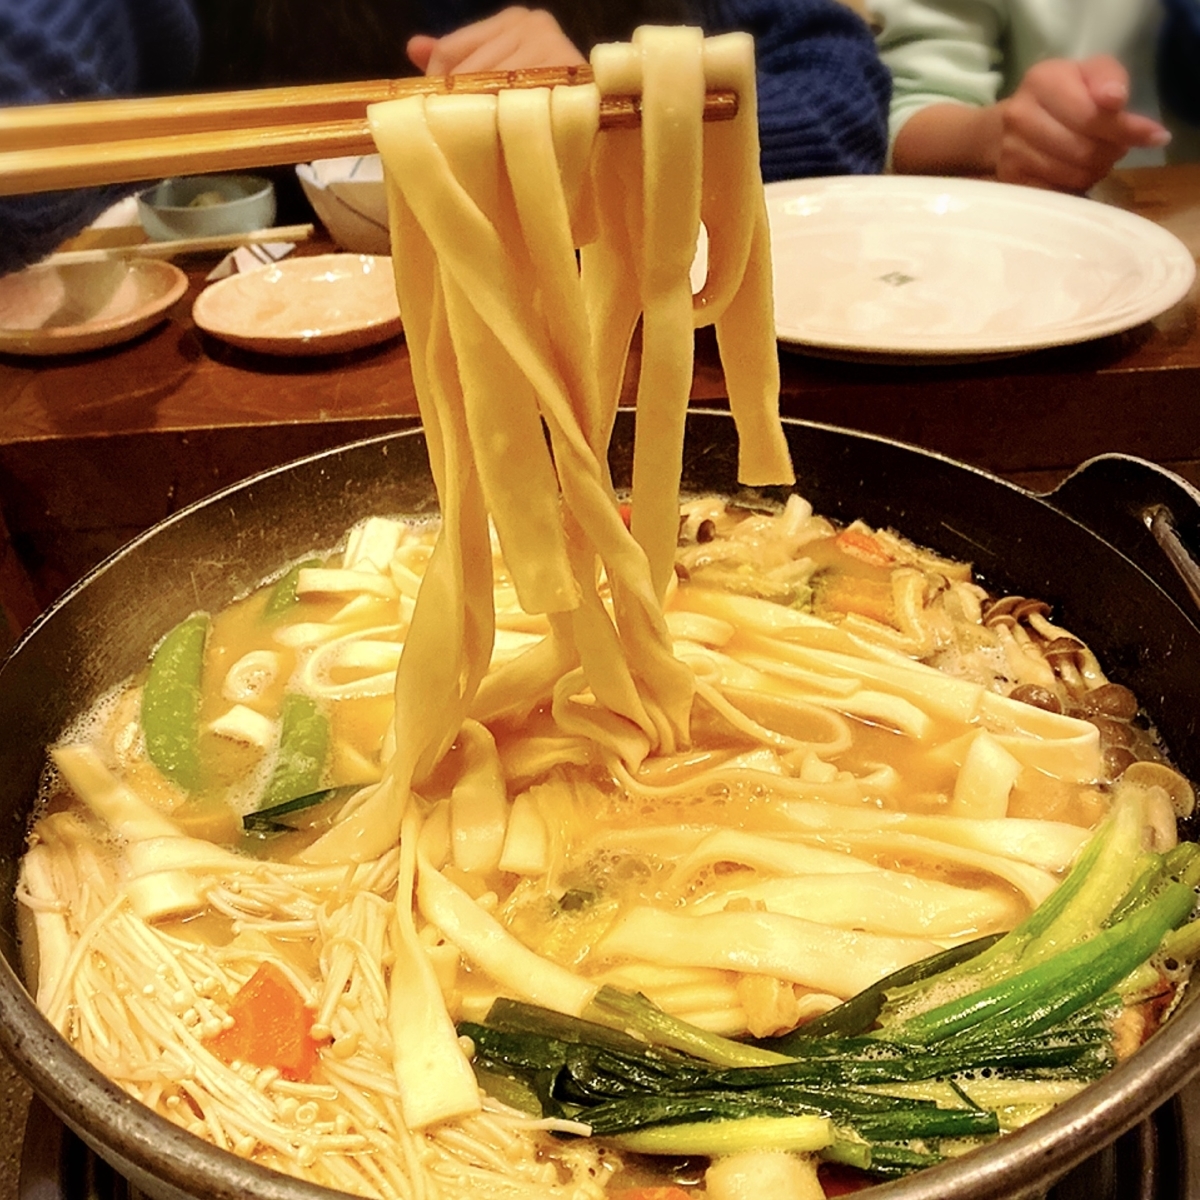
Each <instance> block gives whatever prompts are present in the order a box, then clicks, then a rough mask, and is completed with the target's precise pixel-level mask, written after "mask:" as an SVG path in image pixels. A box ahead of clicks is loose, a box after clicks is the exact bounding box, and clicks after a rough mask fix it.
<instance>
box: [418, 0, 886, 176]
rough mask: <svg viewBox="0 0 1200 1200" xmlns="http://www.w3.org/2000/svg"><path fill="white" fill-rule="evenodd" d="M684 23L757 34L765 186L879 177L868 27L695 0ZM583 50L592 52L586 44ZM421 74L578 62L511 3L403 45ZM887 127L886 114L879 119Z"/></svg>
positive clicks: (839, 13) (843, 19) (809, 9)
mask: <svg viewBox="0 0 1200 1200" xmlns="http://www.w3.org/2000/svg"><path fill="white" fill-rule="evenodd" d="M681 19H684V20H688V21H690V22H691V23H694V24H698V25H700V26H701V27H702V28H703V29H704V31H705V32H706V33H709V34H715V33H728V32H731V31H733V30H742V31H744V32H746V33H750V34H753V35H754V46H755V55H756V59H757V68H758V122H759V142H760V146H761V151H762V172H763V179H764V181H766V182H768V183H769V182H771V181H773V180H777V179H796V178H800V177H804V176H812V175H849V174H856V175H865V174H873V173H876V172H878V171H879V170H880V169H881V168H882V166H883V156H884V153H885V151H886V132H885V133H884V135H883V142H882V143H881V141H880V132H879V131H880V127H879V124H878V119H879V114H880V113H881V112H882V113H885V114H886V111H887V104H888V98H889V97H890V95H891V83H890V79H889V77H888V74H887V72H886V71H884V70H881V64H880V61H879V59H878V56H877V54H876V52H875V50H874V49H873V47H872V46H871V45H869V44H868V43H869V41H870V33H869V31H868V30H867V27H866V24H865V23H864V22H863V20H862V19H861V18H860V17H859V16H858V15H857V14H856V13H854V12H852V11H851V10H850V9H849V8H848V7H847V6H846V5H844V4H841V3H837V2H830V0H692V2H691V3H689V4H688V5H687V6H686V9H685V10H684V11H683V12H682V13H681ZM587 48H589V49H590V47H587ZM408 54H409V57H410V58H411V59H412V61H413V62H414V63H415V64H416V65H417V66H418V67H419V68H420V69H421V70H422V71H424V72H425V73H426V74H433V75H446V74H453V73H455V72H459V71H488V70H512V69H514V68H518V67H535V66H546V67H553V66H569V65H570V64H572V63H580V62H583V61H585V59H584V55H583V53H582V52H581V50H580V49H579V48H577V47H576V45H575V44H574V43H573V42H572V41H571V39H570V38H569V37H568V35H567V33H566V32H565V31H564V30H563V28H562V27H561V26H560V25H559V23H558V21H557V20H556V19H555V17H554V16H553V15H552V14H551V13H550V12H548V11H547V10H545V9H533V10H531V9H528V8H525V7H522V6H510V7H508V8H505V9H503V10H501V11H500V12H499V13H495V14H493V15H491V16H488V17H485V18H484V19H481V20H476V21H474V22H472V23H469V24H466V25H464V26H461V27H459V28H457V29H455V30H454V31H453V32H451V33H449V34H446V35H443V36H441V37H437V36H429V35H423V36H417V37H414V38H412V39H411V40H410V41H409V43H408ZM885 122H886V117H885Z"/></svg>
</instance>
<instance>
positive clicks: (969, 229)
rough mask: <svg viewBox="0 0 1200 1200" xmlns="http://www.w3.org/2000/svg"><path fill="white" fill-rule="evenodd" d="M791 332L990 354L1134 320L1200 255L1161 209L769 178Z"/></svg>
mask: <svg viewBox="0 0 1200 1200" xmlns="http://www.w3.org/2000/svg"><path fill="white" fill-rule="evenodd" d="M766 192H767V211H768V213H769V216H770V222H771V249H772V258H773V260H774V269H775V324H776V332H777V334H778V336H779V338H780V340H781V341H784V342H788V343H792V344H794V345H795V346H796V347H797V348H799V349H804V350H807V351H809V352H814V353H819V354H826V355H832V356H835V357H849V358H859V357H868V358H877V357H881V356H882V357H886V358H888V359H893V360H898V361H912V362H919V361H930V360H934V361H937V360H940V359H943V358H945V357H947V356H965V357H975V358H979V357H990V356H992V355H1002V354H1017V353H1021V352H1023V351H1027V350H1036V349H1041V348H1043V347H1047V346H1061V345H1068V344H1070V343H1073V342H1082V341H1086V340H1088V339H1090V338H1096V337H1102V336H1104V335H1106V334H1111V333H1118V332H1120V331H1121V330H1124V329H1131V328H1133V327H1134V326H1135V325H1139V324H1141V323H1142V322H1143V321H1148V320H1150V319H1151V318H1152V317H1155V316H1157V315H1158V314H1159V313H1161V312H1164V311H1165V310H1166V309H1168V308H1170V307H1171V306H1172V305H1173V304H1175V303H1177V302H1178V301H1179V300H1181V299H1182V298H1183V297H1184V296H1185V295H1186V294H1187V291H1188V289H1189V288H1190V287H1191V285H1192V281H1193V279H1194V277H1195V271H1196V264H1195V261H1194V260H1193V258H1192V255H1191V253H1190V252H1189V250H1188V249H1187V247H1186V246H1185V245H1184V244H1183V243H1182V242H1181V241H1179V239H1178V238H1176V237H1175V236H1174V235H1173V234H1171V233H1168V232H1167V231H1166V230H1165V229H1162V228H1160V227H1159V226H1158V225H1155V224H1154V223H1153V222H1151V221H1147V220H1145V219H1143V218H1142V217H1138V216H1134V215H1133V214H1132V213H1128V212H1125V211H1123V210H1122V209H1118V208H1112V207H1110V206H1108V205H1105V204H1100V203H1097V202H1096V201H1092V200H1084V199H1080V198H1079V197H1076V196H1065V195H1061V194H1058V193H1056V192H1047V191H1042V190H1040V189H1035V188H1024V187H1014V186H1012V185H1009V184H1001V183H986V182H982V181H979V180H971V179H943V178H933V177H920V176H891V175H879V176H857V177H855V176H843V177H841V178H830V179H797V180H787V181H785V182H782V183H773V184H769V185H768V186H767V189H766Z"/></svg>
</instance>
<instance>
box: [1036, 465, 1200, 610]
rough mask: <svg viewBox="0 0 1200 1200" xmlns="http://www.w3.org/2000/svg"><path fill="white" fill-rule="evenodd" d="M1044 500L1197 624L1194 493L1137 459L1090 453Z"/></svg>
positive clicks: (1199, 544)
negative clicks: (1118, 553)
mask: <svg viewBox="0 0 1200 1200" xmlns="http://www.w3.org/2000/svg"><path fill="white" fill-rule="evenodd" d="M1044 499H1045V500H1046V501H1047V502H1048V503H1050V504H1052V505H1053V506H1054V507H1055V508H1057V509H1058V510H1059V511H1060V512H1063V513H1066V514H1067V516H1070V517H1074V518H1075V520H1077V521H1079V522H1080V523H1081V524H1083V525H1086V526H1087V527H1088V528H1089V529H1091V530H1092V531H1093V532H1094V533H1096V534H1098V535H1099V536H1100V537H1102V538H1103V539H1104V540H1105V541H1106V542H1108V543H1110V544H1111V545H1112V546H1114V547H1116V549H1118V550H1119V551H1121V553H1122V554H1124V555H1125V557H1126V558H1129V559H1132V560H1133V562H1135V563H1136V564H1137V565H1138V566H1139V567H1141V569H1142V570H1143V571H1145V572H1146V574H1147V575H1149V576H1150V577H1151V578H1152V579H1153V580H1154V581H1155V582H1156V583H1157V584H1158V585H1159V586H1160V587H1161V588H1162V589H1163V590H1164V591H1165V592H1167V593H1168V595H1170V596H1171V597H1172V598H1173V599H1174V600H1175V602H1176V603H1177V604H1178V605H1179V606H1180V607H1181V608H1182V609H1183V611H1184V612H1185V613H1188V614H1189V615H1190V616H1191V617H1192V619H1193V621H1196V622H1197V623H1200V490H1197V489H1196V488H1195V487H1193V486H1192V485H1191V484H1190V483H1188V482H1187V480H1186V479H1183V478H1182V477H1180V476H1179V475H1176V474H1175V473H1174V472H1172V471H1168V470H1166V469H1165V468H1163V467H1160V466H1158V465H1157V464H1155V463H1152V462H1147V461H1146V460H1145V459H1143V458H1135V457H1133V456H1132V455H1128V454H1102V455H1099V456H1098V457H1096V458H1090V459H1088V461H1087V462H1085V463H1084V464H1083V465H1082V466H1080V467H1078V468H1077V469H1076V470H1075V471H1074V472H1073V473H1072V474H1071V475H1069V476H1068V477H1067V478H1066V479H1064V480H1063V482H1062V483H1061V484H1059V486H1058V487H1057V488H1055V490H1054V491H1052V492H1049V493H1047V494H1046V496H1045V497H1044Z"/></svg>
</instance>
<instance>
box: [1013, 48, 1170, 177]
mask: <svg viewBox="0 0 1200 1200" xmlns="http://www.w3.org/2000/svg"><path fill="white" fill-rule="evenodd" d="M1128 99H1129V75H1128V73H1127V72H1126V70H1125V68H1124V67H1123V66H1122V65H1121V64H1120V63H1119V62H1118V61H1117V60H1116V59H1115V58H1112V57H1110V56H1109V55H1107V54H1099V55H1096V56H1095V57H1094V58H1089V59H1085V60H1084V61H1083V62H1074V61H1071V60H1069V59H1064V58H1055V59H1047V60H1046V61H1045V62H1040V63H1038V64H1036V65H1035V66H1033V67H1030V68H1029V70H1028V71H1027V72H1026V73H1025V77H1024V79H1022V80H1021V83H1020V85H1019V86H1018V88H1017V90H1016V91H1015V92H1014V93H1013V94H1012V95H1011V96H1009V97H1008V98H1007V99H1005V100H1001V101H1000V102H999V104H997V106H996V109H997V115H998V117H999V132H998V135H997V144H996V178H997V179H1000V180H1003V181H1004V182H1007V183H1025V184H1033V185H1034V186H1037V187H1048V188H1058V189H1059V190H1061V191H1067V192H1085V191H1087V189H1088V188H1090V187H1091V186H1092V185H1093V184H1094V183H1097V182H1099V180H1101V179H1103V178H1104V176H1105V175H1107V174H1108V172H1109V170H1110V169H1111V168H1112V166H1113V164H1114V163H1116V162H1117V161H1118V160H1119V159H1121V158H1123V157H1124V156H1125V153H1126V151H1127V150H1129V149H1130V148H1131V147H1133V146H1164V145H1166V143H1167V142H1168V141H1169V140H1170V136H1171V135H1170V134H1169V133H1168V132H1167V131H1166V130H1165V129H1164V128H1163V127H1162V126H1161V125H1160V124H1158V122H1157V121H1152V120H1151V119H1150V118H1149V117H1141V116H1136V115H1135V114H1133V113H1128V112H1126V111H1125V104H1126V102H1127V101H1128Z"/></svg>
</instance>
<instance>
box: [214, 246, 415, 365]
mask: <svg viewBox="0 0 1200 1200" xmlns="http://www.w3.org/2000/svg"><path fill="white" fill-rule="evenodd" d="M192 319H193V320H194V321H195V322H196V324H197V325H198V326H199V327H200V328H201V329H203V330H204V331H205V332H206V333H211V334H212V335H213V336H214V337H219V338H222V339H223V340H224V341H226V342H230V343H232V344H233V345H235V346H241V347H242V348H243V349H246V350H257V351H259V352H260V353H263V354H285V355H294V354H333V353H337V352H340V351H343V350H357V349H359V348H360V347H363V346H373V345H376V344H377V343H379V342H385V341H387V340H388V339H389V338H393V337H395V336H396V335H397V334H399V332H400V308H399V305H398V303H397V301H396V284H395V281H394V279H393V277H392V260H391V259H390V258H382V257H375V256H373V255H370V254H318V255H315V256H312V257H309V258H289V259H285V260H284V261H283V262H280V263H275V264H274V265H273V266H266V267H263V268H262V269H261V270H258V271H249V272H247V273H245V274H243V275H231V276H230V277H229V278H228V279H222V280H221V281H220V282H218V283H214V284H212V285H210V286H209V287H207V288H205V289H204V291H202V292H201V293H200V295H199V296H198V297H197V298H196V303H195V304H194V305H193V307H192Z"/></svg>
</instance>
